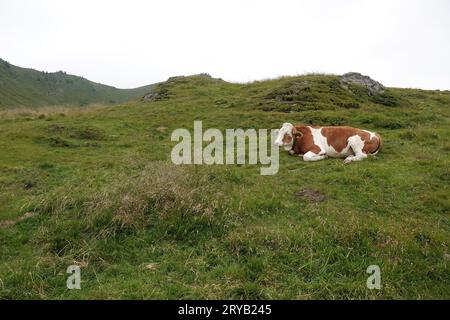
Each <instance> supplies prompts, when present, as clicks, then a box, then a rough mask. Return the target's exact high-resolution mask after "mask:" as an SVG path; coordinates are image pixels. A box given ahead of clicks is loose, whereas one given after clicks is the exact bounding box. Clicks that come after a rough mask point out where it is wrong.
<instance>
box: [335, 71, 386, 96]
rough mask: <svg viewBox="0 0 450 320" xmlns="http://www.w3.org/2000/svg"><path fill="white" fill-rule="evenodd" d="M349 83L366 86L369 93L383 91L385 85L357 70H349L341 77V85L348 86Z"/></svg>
mask: <svg viewBox="0 0 450 320" xmlns="http://www.w3.org/2000/svg"><path fill="white" fill-rule="evenodd" d="M349 84H356V85H360V86H363V87H366V88H367V89H368V90H369V94H370V95H374V94H378V93H383V92H384V90H385V87H384V86H383V85H382V84H381V83H379V82H378V81H375V80H373V79H372V78H370V77H369V76H365V75H362V74H361V73H358V72H349V73H346V74H344V75H343V76H342V77H341V85H342V87H344V88H348V85H349Z"/></svg>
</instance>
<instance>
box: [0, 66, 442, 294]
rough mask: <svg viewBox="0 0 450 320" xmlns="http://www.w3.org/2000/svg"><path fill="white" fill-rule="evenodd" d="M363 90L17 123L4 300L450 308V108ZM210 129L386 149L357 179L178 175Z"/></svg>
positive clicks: (280, 91) (1, 287)
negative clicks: (368, 141)
mask: <svg viewBox="0 0 450 320" xmlns="http://www.w3.org/2000/svg"><path fill="white" fill-rule="evenodd" d="M356 78H357V79H359V80H358V81H359V82H360V83H359V84H358V81H356V82H355V81H353V80H352V79H355V76H354V75H352V74H350V75H347V76H346V77H341V76H336V75H320V74H313V75H304V76H295V77H282V78H279V79H272V80H267V81H257V82H252V83H248V84H236V83H228V82H225V81H223V80H220V79H214V78H211V77H209V76H207V75H196V76H189V77H174V78H171V79H169V80H168V81H166V82H164V83H161V84H158V85H156V86H155V87H154V88H152V90H150V91H149V92H147V93H146V94H143V95H142V96H143V97H144V98H142V99H141V100H139V101H138V100H136V101H133V102H130V103H128V104H127V107H126V108H123V107H111V106H105V107H102V108H94V109H83V110H79V109H71V108H67V109H66V110H58V112H53V113H52V112H51V111H49V110H47V109H46V110H45V111H42V109H36V110H35V112H29V113H26V114H20V113H10V112H7V111H5V112H3V113H2V112H0V135H1V136H2V139H0V150H2V152H0V191H1V192H0V256H1V257H2V258H1V259H0V299H11V298H28V299H31V298H34V299H42V298H52V299H70V298H77V299H88V298H97V299H104V298H129V299H144V298H146V299H167V298H171V299H204V298H210V299H218V298H224V299H247V298H248V299H262V298H264V299H431V298H435V299H436V298H437V299H449V298H450V287H449V286H448V284H449V283H450V266H449V255H450V248H449V247H450V215H449V212H450V199H449V194H450V192H449V191H450V190H449V185H450V171H449V168H450V152H449V151H450V129H449V128H450V94H449V92H448V91H425V90H412V89H399V88H385V87H383V86H381V85H377V84H376V83H375V82H370V83H369V82H367V83H366V82H365V81H366V80H364V78H362V77H359V78H358V77H356ZM365 83H366V84H365ZM194 120H202V121H203V128H204V130H206V128H218V129H220V130H221V131H223V130H225V129H227V128H244V129H246V128H255V129H259V128H279V126H280V125H281V124H282V123H284V122H293V123H307V124H308V123H310V124H316V125H349V126H355V127H360V128H363V129H368V130H373V131H376V132H378V133H380V134H381V136H382V137H383V143H384V147H383V149H382V151H381V152H380V153H379V154H378V155H377V156H376V157H371V158H369V159H367V160H365V161H362V162H357V163H352V164H350V165H344V164H343V162H342V160H341V159H326V160H324V161H319V162H314V163H307V162H302V161H301V159H300V158H298V157H293V156H289V155H288V154H287V153H285V152H282V151H280V169H279V172H278V174H276V175H274V176H261V175H260V165H195V166H189V165H187V166H175V165H173V164H172V162H171V161H170V153H171V149H172V147H173V146H174V145H175V142H172V141H171V133H172V132H173V130H175V129H177V128H187V129H189V130H192V128H193V124H194ZM72 264H76V265H78V266H80V267H81V270H82V271H81V272H82V282H81V286H82V288H81V290H67V288H66V279H67V274H66V269H67V267H68V266H69V265H72ZM370 265H378V266H379V267H380V268H381V281H382V288H381V290H369V289H367V287H366V280H367V277H368V276H369V275H368V274H367V273H366V269H367V267H368V266H370Z"/></svg>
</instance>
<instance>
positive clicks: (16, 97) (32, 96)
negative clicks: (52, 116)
mask: <svg viewBox="0 0 450 320" xmlns="http://www.w3.org/2000/svg"><path fill="white" fill-rule="evenodd" d="M150 88H151V86H145V87H140V88H136V89H117V88H114V87H110V86H106V85H103V84H100V83H95V82H92V81H89V80H86V79H84V78H82V77H78V76H73V75H68V74H66V73H65V72H62V71H60V72H55V73H48V72H40V71H36V70H33V69H25V68H20V67H16V66H14V65H12V64H10V63H8V62H6V61H4V60H2V59H0V109H8V108H12V107H19V106H22V107H37V106H53V105H58V106H85V105H89V104H118V103H123V102H126V101H130V100H135V99H137V98H138V97H140V96H142V95H143V94H144V93H146V92H148V91H149V90H150Z"/></svg>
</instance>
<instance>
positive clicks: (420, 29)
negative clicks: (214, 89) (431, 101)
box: [0, 0, 450, 89]
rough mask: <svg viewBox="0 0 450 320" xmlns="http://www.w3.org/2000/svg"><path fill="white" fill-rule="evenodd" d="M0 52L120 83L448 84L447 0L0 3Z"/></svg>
mask: <svg viewBox="0 0 450 320" xmlns="http://www.w3.org/2000/svg"><path fill="white" fill-rule="evenodd" d="M0 57H1V58H3V59H5V60H7V61H9V62H10V63H12V64H15V65H19V66H22V67H31V68H34V69H38V70H45V71H49V72H53V71H58V70H64V71H66V72H68V73H70V74H76V75H80V76H83V77H85V78H88V79H90V80H93V81H96V82H101V83H104V84H109V85H113V86H116V87H121V88H130V87H136V86H141V85H146V84H150V83H154V82H158V81H163V80H166V79H167V78H168V77H170V76H174V75H188V74H194V73H200V72H208V73H210V74H211V75H212V76H214V77H221V78H223V79H225V80H228V81H239V82H245V81H250V80H256V79H264V78H273V77H277V76H280V75H294V74H299V73H305V72H326V73H337V74H342V73H345V72H348V71H358V72H361V73H364V74H367V75H369V76H371V77H372V78H374V79H375V80H378V81H380V82H382V83H383V84H385V85H388V86H397V87H420V88H425V89H450V1H447V0H340V1H337V0H334V1H333V0H309V1H301V0H297V1H283V0H272V1H261V0H255V1H249V0H237V1H236V0H221V1H219V0H209V1H208V0H205V1H197V0H189V1H186V0H185V1H183V0H178V1H176V0H159V1H144V0H141V1H140V0H126V1H115V0H104V1H103V0H0Z"/></svg>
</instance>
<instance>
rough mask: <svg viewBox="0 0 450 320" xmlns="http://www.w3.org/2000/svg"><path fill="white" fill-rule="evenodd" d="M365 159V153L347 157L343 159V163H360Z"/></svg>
mask: <svg viewBox="0 0 450 320" xmlns="http://www.w3.org/2000/svg"><path fill="white" fill-rule="evenodd" d="M365 158H367V154H365V153H361V154H357V155H354V156H348V157H347V158H345V160H344V163H350V162H352V161H361V160H364V159H365Z"/></svg>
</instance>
